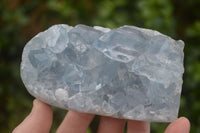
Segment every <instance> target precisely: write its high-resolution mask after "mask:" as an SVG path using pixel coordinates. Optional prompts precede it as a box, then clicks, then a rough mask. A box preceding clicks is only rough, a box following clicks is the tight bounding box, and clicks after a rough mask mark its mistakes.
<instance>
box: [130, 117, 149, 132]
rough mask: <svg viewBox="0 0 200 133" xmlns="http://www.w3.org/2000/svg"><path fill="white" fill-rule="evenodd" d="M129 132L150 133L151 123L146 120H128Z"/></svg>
mask: <svg viewBox="0 0 200 133" xmlns="http://www.w3.org/2000/svg"><path fill="white" fill-rule="evenodd" d="M127 133H150V123H149V122H145V121H136V120H128V127H127Z"/></svg>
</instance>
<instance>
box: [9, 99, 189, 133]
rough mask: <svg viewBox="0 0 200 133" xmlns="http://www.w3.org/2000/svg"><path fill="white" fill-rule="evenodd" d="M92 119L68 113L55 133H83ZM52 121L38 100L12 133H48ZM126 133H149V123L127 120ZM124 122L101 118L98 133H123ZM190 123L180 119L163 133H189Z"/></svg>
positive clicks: (47, 108) (72, 112)
mask: <svg viewBox="0 0 200 133" xmlns="http://www.w3.org/2000/svg"><path fill="white" fill-rule="evenodd" d="M93 118H94V115H93V114H86V113H79V112H75V111H68V113H67V115H66V116H65V118H64V120H63V122H62V123H61V124H60V126H59V127H58V129H57V133H85V132H86V131H87V128H88V126H89V124H90V122H91V121H92V119H93ZM52 121H53V111H52V109H51V107H50V106H49V105H47V104H45V103H43V102H41V101H40V100H38V99H35V100H34V102H33V108H32V111H31V113H30V114H29V115H28V116H27V117H26V118H25V119H24V121H23V122H22V123H21V124H20V125H18V126H17V127H16V128H15V129H14V130H13V133H48V132H49V131H50V129H51V125H52ZM127 122H128V126H127V133H150V123H149V122H143V121H135V120H128V121H127ZM124 126H125V120H123V119H116V118H111V117H105V116H102V117H101V120H100V124H99V128H98V133H123V131H124ZM189 131H190V122H189V120H188V119H187V118H185V117H181V118H179V119H178V120H176V121H174V122H172V123H171V124H170V125H169V126H168V127H167V128H166V130H165V133H189Z"/></svg>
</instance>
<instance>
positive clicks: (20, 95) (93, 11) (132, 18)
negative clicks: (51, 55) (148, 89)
mask: <svg viewBox="0 0 200 133" xmlns="http://www.w3.org/2000/svg"><path fill="white" fill-rule="evenodd" d="M58 23H66V24H68V25H72V26H74V25H76V24H80V23H82V24H86V25H90V26H94V25H100V26H104V27H109V28H117V27H119V26H122V25H135V26H139V27H145V28H151V29H154V30H158V31H160V32H161V33H164V34H167V35H169V36H171V37H172V38H174V39H181V40H183V41H184V42H185V49H184V52H185V73H184V84H183V91H182V97H181V107H180V112H179V116H186V117H187V118H188V119H189V120H190V121H191V132H192V133H200V90H199V89H200V0H184V1H183V0H66V1H64V0H57V1H56V0H48V1H47V0H45V1H42V0H0V98H1V100H0V132H1V133H7V132H11V131H12V129H13V128H14V127H15V126H17V125H18V124H19V123H20V122H21V121H22V120H23V119H24V118H25V116H26V115H27V114H28V113H29V112H30V110H31V107H32V100H33V97H31V96H30V95H29V94H28V92H27V91H26V89H25V87H24V85H23V83H22V81H21V78H20V71H19V70H20V61H21V54H22V50H23V47H24V45H25V44H26V42H27V41H28V40H30V39H31V38H32V37H33V36H34V35H36V34H37V33H38V32H40V31H42V30H45V29H46V28H48V27H49V26H51V25H53V24H58ZM65 113H66V111H65V110H61V109H57V108H54V123H53V127H52V132H55V130H56V128H57V126H58V125H59V123H60V122H61V120H62V118H63V116H64V115H65ZM98 119H99V117H96V118H95V120H94V121H93V123H92V125H91V126H90V128H89V129H88V133H93V132H95V131H96V129H97V126H98ZM151 126H152V129H151V130H152V132H153V133H162V132H163V131H164V129H165V127H166V126H167V124H159V123H153V124H151Z"/></svg>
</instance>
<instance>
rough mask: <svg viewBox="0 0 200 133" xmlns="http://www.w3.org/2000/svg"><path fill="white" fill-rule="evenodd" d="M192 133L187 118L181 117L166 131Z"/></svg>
mask: <svg viewBox="0 0 200 133" xmlns="http://www.w3.org/2000/svg"><path fill="white" fill-rule="evenodd" d="M189 132H190V122H189V120H188V119H187V118H185V117H181V118H179V119H178V120H175V121H174V122H172V123H171V124H169V126H168V127H167V129H166V130H165V133H189Z"/></svg>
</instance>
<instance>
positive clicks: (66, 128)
mask: <svg viewBox="0 0 200 133" xmlns="http://www.w3.org/2000/svg"><path fill="white" fill-rule="evenodd" d="M93 118H94V115H93V114H86V113H79V112H75V111H68V113H67V115H66V116H65V118H64V120H63V121H62V123H61V124H60V126H59V128H58V130H57V133H85V132H86V131H87V128H88V126H89V125H90V122H91V121H92V119H93Z"/></svg>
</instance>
